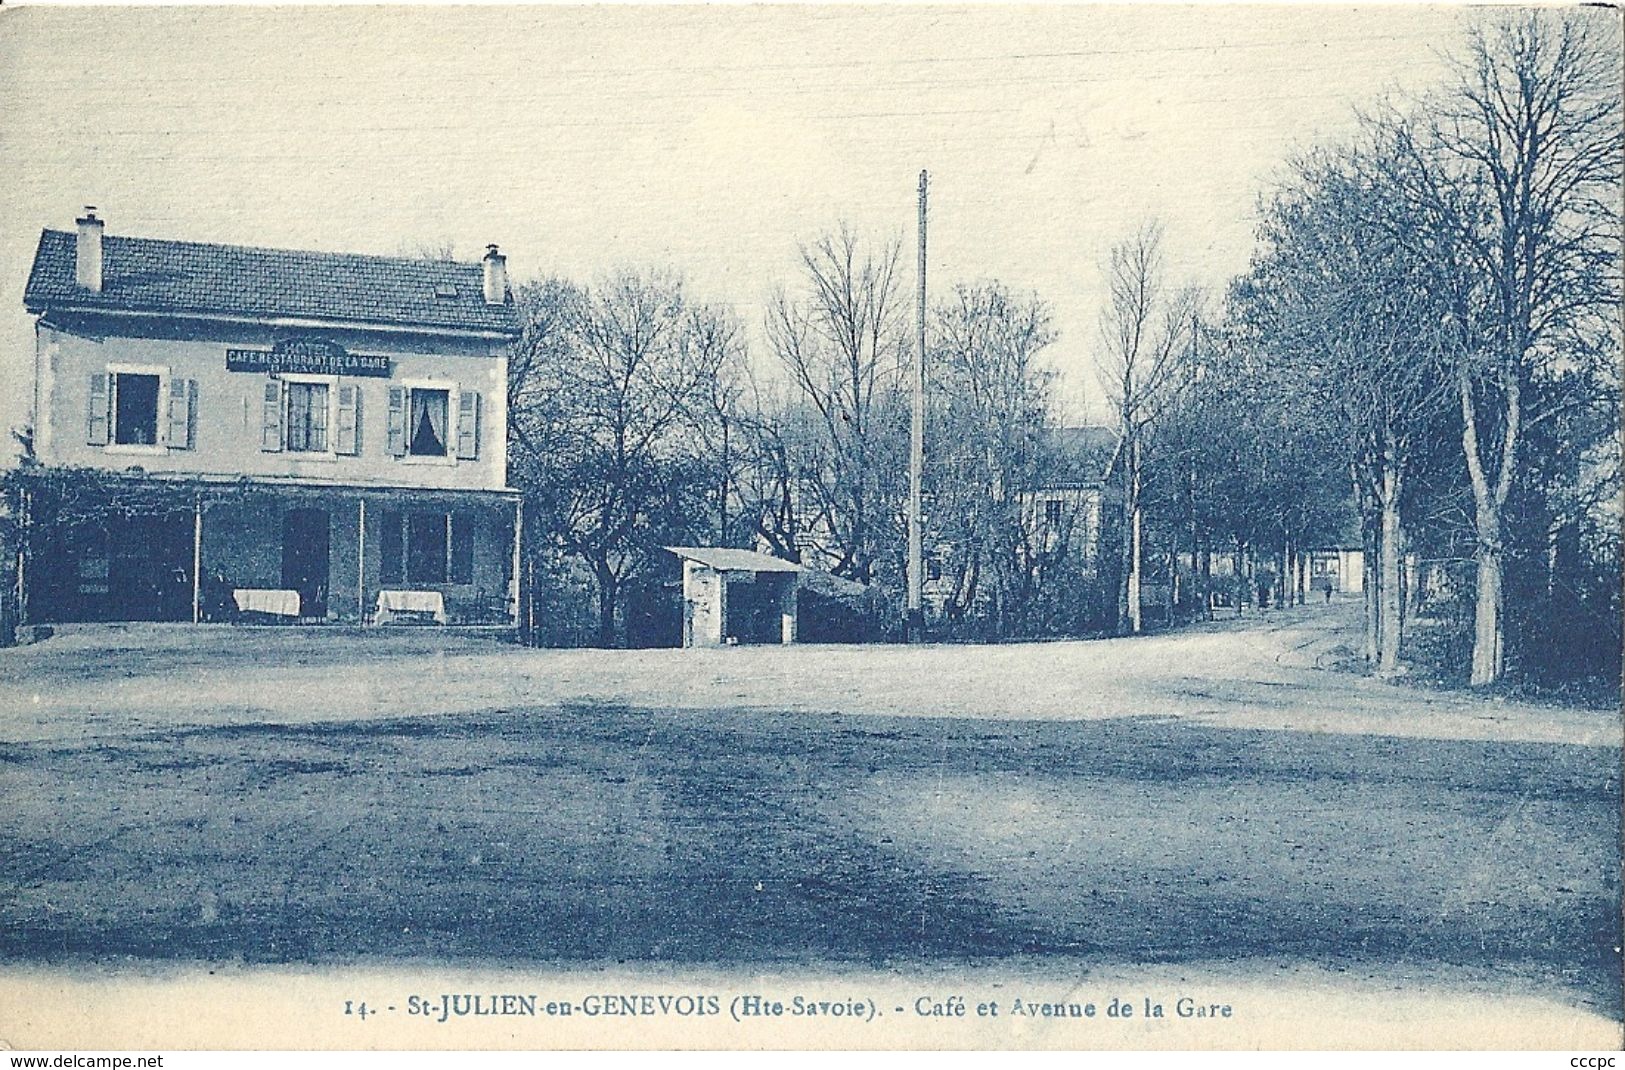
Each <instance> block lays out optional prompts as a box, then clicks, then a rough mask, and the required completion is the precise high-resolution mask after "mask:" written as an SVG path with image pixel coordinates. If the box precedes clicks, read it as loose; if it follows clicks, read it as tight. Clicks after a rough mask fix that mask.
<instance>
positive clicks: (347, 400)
mask: <svg viewBox="0 0 1625 1070" xmlns="http://www.w3.org/2000/svg"><path fill="white" fill-rule="evenodd" d="M334 449H335V451H336V452H338V453H342V454H345V455H346V456H349V457H354V456H355V455H356V454H358V453H360V452H361V388H360V387H358V386H353V385H346V384H343V383H340V384H339V426H338V434H337V438H336V441H335V443H334Z"/></svg>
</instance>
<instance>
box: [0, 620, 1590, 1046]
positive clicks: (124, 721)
mask: <svg viewBox="0 0 1625 1070" xmlns="http://www.w3.org/2000/svg"><path fill="white" fill-rule="evenodd" d="M205 631H206V632H207V630H205ZM222 632H224V633H225V634H230V635H240V636H246V637H247V638H246V639H245V640H244V641H243V642H241V643H238V644H236V645H234V646H229V647H222V646H221V645H220V644H219V643H218V642H214V643H205V642H200V641H199V640H198V639H197V638H196V633H195V632H194V631H193V630H191V629H177V630H173V631H165V630H163V629H149V630H146V631H144V632H142V631H139V630H138V631H136V632H133V633H124V634H123V635H122V636H120V635H118V634H117V633H109V632H105V631H104V632H100V633H92V632H85V633H81V634H78V635H67V636H63V637H61V639H60V643H61V645H60V646H58V647H56V648H55V649H53V647H52V644H53V643H57V642H59V640H51V641H50V642H47V643H45V644H42V645H40V646H38V647H36V648H33V649H29V650H23V651H16V652H5V653H4V655H3V657H0V666H3V670H0V671H3V672H4V674H5V676H4V678H3V679H0V701H3V702H4V703H5V705H4V708H5V709H6V710H7V716H6V719H5V738H6V740H7V741H6V742H4V743H3V744H0V795H3V797H4V798H5V799H6V800H7V804H8V809H9V811H10V812H9V815H8V819H7V820H6V821H5V822H4V823H3V824H0V860H3V865H0V955H3V956H4V957H5V958H6V959H8V960H10V961H11V962H13V963H44V964H52V963H71V962H79V961H86V960H93V961H107V960H110V959H120V958H123V957H126V956H128V957H133V958H134V959H136V960H143V961H146V960H162V961H177V962H223V963H266V964H286V963H317V964H330V963H335V962H339V963H342V962H377V961H384V962H437V963H460V964H490V963H518V964H538V963H548V964H555V965H557V964H561V963H578V962H609V963H614V962H622V963H633V964H636V963H667V964H679V965H681V964H691V965H695V966H702V965H711V966H715V965H718V964H730V965H735V966H737V965H739V964H759V965H761V966H763V967H764V968H765V967H769V966H773V965H775V964H776V965H779V966H790V965H795V966H808V965H811V966H817V965H818V964H820V963H824V964H831V965H845V966H851V967H854V968H866V969H868V968H891V967H892V966H895V965H897V964H910V963H913V964H941V963H945V962H946V963H954V962H959V963H989V962H1000V961H1007V960H1012V959H1014V958H1017V957H1019V958H1022V959H1023V960H1025V961H1031V960H1034V959H1037V960H1041V961H1042V960H1048V961H1055V962H1062V961H1064V962H1067V963H1071V964H1081V965H1082V966H1085V967H1092V966H1109V965H1111V964H1124V963H1128V964H1136V963H1137V964H1146V963H1216V964H1221V965H1230V966H1235V965H1237V964H1245V963H1247V962H1271V963H1274V962H1284V963H1299V964H1302V965H1303V966H1305V967H1312V968H1314V969H1317V970H1328V971H1344V970H1352V971H1355V972H1357V973H1361V974H1363V975H1365V976H1380V975H1383V974H1405V973H1407V972H1408V971H1409V972H1422V973H1428V972H1430V971H1434V972H1436V971H1438V970H1441V969H1443V970H1447V971H1455V972H1456V973H1457V974H1459V975H1460V976H1462V977H1467V978H1476V979H1477V981H1476V982H1475V983H1480V984H1482V985H1486V986H1488V987H1489V988H1490V989H1491V990H1493V989H1495V988H1496V987H1497V986H1501V985H1505V984H1516V985H1518V986H1523V987H1525V988H1528V987H1533V988H1534V989H1537V990H1539V991H1540V992H1542V993H1545V994H1547V995H1549V996H1550V997H1551V998H1554V999H1557V1000H1560V1001H1562V1002H1564V1003H1566V1004H1568V1005H1572V1006H1575V1007H1579V1008H1585V1009H1589V1010H1590V1011H1592V1012H1595V1013H1597V1014H1601V1015H1604V1016H1607V1017H1612V1018H1618V1017H1619V1016H1620V1005H1619V977H1620V965H1619V961H1620V960H1619V951H1618V948H1619V943H1620V928H1619V906H1620V887H1619V880H1618V857H1619V847H1618V844H1619V813H1620V785H1619V751H1618V749H1617V746H1607V745H1600V744H1599V743H1598V742H1597V739H1598V738H1607V731H1606V729H1607V727H1608V724H1609V722H1610V720H1613V721H1617V717H1615V718H1610V717H1609V716H1608V715H1603V714H1591V713H1585V712H1583V711H1565V710H1549V709H1547V710H1541V709H1535V708H1530V710H1528V711H1526V710H1524V708H1522V707H1515V706H1510V705H1503V704H1491V703H1482V702H1477V701H1474V700H1468V699H1462V698H1449V697H1434V698H1428V697H1419V696H1415V695H1410V696H1409V697H1408V698H1407V693H1406V692H1404V691H1403V690H1402V689H1399V688H1392V687H1387V686H1385V685H1375V684H1367V683H1365V682H1361V681H1357V680H1354V679H1352V678H1350V677H1347V676H1345V675H1342V674H1337V673H1332V672H1328V671H1325V670H1323V669H1319V668H1316V667H1315V666H1316V662H1317V659H1318V658H1319V654H1318V653H1317V649H1321V648H1328V644H1332V645H1335V643H1336V642H1337V641H1338V639H1337V637H1338V635H1339V634H1340V633H1339V632H1338V630H1337V625H1336V619H1335V618H1334V617H1315V616H1313V615H1309V614H1300V616H1299V617H1297V618H1292V617H1285V618H1280V619H1277V620H1276V621H1274V622H1265V623H1263V624H1261V625H1256V626H1253V627H1250V628H1245V629H1242V630H1226V629H1223V628H1215V629H1212V630H1210V631H1206V632H1197V633H1191V634H1188V635H1184V636H1172V637H1164V638H1154V639H1145V640H1140V641H1125V642H1116V641H1114V642H1110V643H1100V644H1083V643H1065V644H1042V645H1036V646H1025V647H994V648H932V649H929V650H925V651H907V650H903V651H899V650H870V651H864V650H856V649H853V648H832V649H817V648H806V649H804V650H788V651H785V650H764V651H716V652H703V653H702V652H695V653H685V652H673V651H649V652H630V653H620V654H616V653H613V652H547V651H524V650H517V649H503V648H494V647H492V646H490V645H486V644H481V643H477V642H473V641H461V640H456V641H449V642H447V641H444V640H440V639H439V638H438V637H434V636H429V635H424V634H421V633H413V634H409V635H406V636H401V637H391V638H386V639H377V640H366V641H358V642H356V643H354V644H350V645H345V644H342V643H335V642H332V641H330V640H329V641H326V642H324V641H323V639H324V637H320V636H310V635H308V634H293V633H288V632H273V633H251V632H237V633H233V632H230V631H229V630H219V631H214V632H212V633H208V634H210V635H213V636H216V637H217V636H219V635H220V634H222ZM97 644H100V646H99V647H98V646H97ZM358 651H359V654H358V653H357V652H358ZM249 655H252V657H253V658H254V660H253V661H251V662H250V661H247V660H235V659H244V658H246V657H248V656H249ZM908 659H916V660H917V662H918V665H917V666H916V668H915V671H914V672H913V673H912V674H910V675H911V679H909V680H907V681H899V680H898V679H895V678H893V677H891V676H888V675H886V673H887V671H888V669H889V668H894V667H895V666H896V665H898V664H901V663H903V662H904V661H906V660H908ZM661 694H666V695H668V696H669V700H668V701H658V699H657V698H656V696H658V695H661ZM777 695H787V696H788V695H793V696H794V699H793V701H785V702H781V703H778V704H777V705H775V701H774V696H777ZM35 696H37V701H36V700H35ZM413 696H415V697H413ZM634 700H635V701H634ZM977 708H981V709H982V713H981V714H977V713H976V712H975V710H976V709H977ZM831 710H839V711H841V712H830V711H831ZM1519 716H1526V717H1527V719H1526V720H1523V721H1518V720H1516V718H1517V717H1519ZM1385 728H1386V729H1388V730H1383V729H1385ZM1617 735H1618V733H1617V725H1616V726H1615V731H1614V734H1613V737H1612V738H1613V739H1615V740H1617ZM1495 736H1500V737H1502V738H1487V737H1495Z"/></svg>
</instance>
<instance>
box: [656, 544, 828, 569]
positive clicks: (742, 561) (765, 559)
mask: <svg viewBox="0 0 1625 1070" xmlns="http://www.w3.org/2000/svg"><path fill="white" fill-rule="evenodd" d="M666 549H668V550H670V551H671V552H672V553H674V554H676V555H677V556H678V557H681V558H682V559H684V560H685V561H698V562H699V563H700V564H702V565H705V566H706V567H708V568H714V569H716V570H717V571H718V572H800V571H801V566H800V565H798V564H796V563H795V562H794V561H786V560H784V558H782V557H771V556H769V555H768V554H759V553H757V552H756V551H754V550H734V549H730V548H728V547H725V546H668V547H666Z"/></svg>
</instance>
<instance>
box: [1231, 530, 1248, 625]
mask: <svg viewBox="0 0 1625 1070" xmlns="http://www.w3.org/2000/svg"><path fill="white" fill-rule="evenodd" d="M1244 551H1245V547H1244V546H1243V544H1242V541H1241V540H1240V539H1237V540H1236V548H1235V550H1234V551H1233V552H1232V554H1231V557H1230V567H1231V569H1232V573H1233V578H1234V580H1235V594H1234V596H1233V597H1234V598H1235V602H1236V616H1238V617H1239V616H1241V607H1242V605H1243V604H1244V603H1245V602H1246V601H1247V588H1248V586H1249V583H1248V580H1247V572H1246V569H1245V568H1244V567H1243V556H1242V555H1243V553H1244Z"/></svg>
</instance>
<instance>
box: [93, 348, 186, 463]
mask: <svg viewBox="0 0 1625 1070" xmlns="http://www.w3.org/2000/svg"><path fill="white" fill-rule="evenodd" d="M88 398H89V408H88V412H87V414H86V421H85V424H86V432H85V435H86V437H85V441H87V442H88V443H89V444H90V445H92V446H106V447H108V448H110V449H126V448H127V449H130V450H132V451H140V452H145V451H148V450H163V449H165V448H168V449H172V450H186V449H191V448H192V443H193V436H194V421H193V415H194V412H195V409H196V405H197V381H196V380H195V379H182V378H179V377H176V376H171V375H170V374H169V369H168V368H165V367H161V366H157V365H143V364H110V365H108V366H107V370H106V371H105V372H96V373H94V374H92V375H91V377H90V386H89V394H88Z"/></svg>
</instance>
